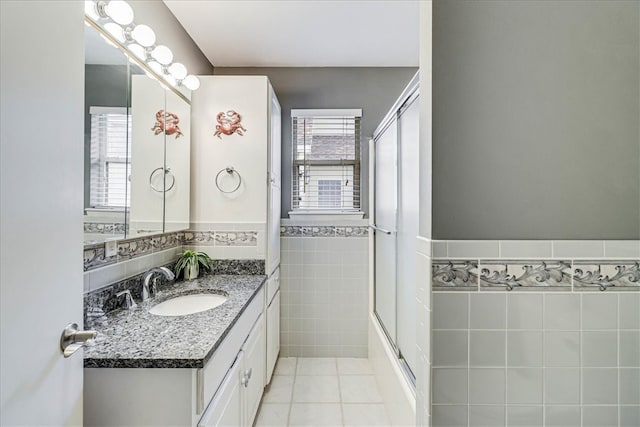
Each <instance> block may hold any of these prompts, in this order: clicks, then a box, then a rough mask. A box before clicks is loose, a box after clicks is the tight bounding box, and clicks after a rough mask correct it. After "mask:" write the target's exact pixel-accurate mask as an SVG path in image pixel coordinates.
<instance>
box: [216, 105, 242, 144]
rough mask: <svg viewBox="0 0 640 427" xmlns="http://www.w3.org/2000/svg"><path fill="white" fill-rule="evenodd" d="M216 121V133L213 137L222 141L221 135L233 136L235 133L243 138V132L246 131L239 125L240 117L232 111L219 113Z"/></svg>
mask: <svg viewBox="0 0 640 427" xmlns="http://www.w3.org/2000/svg"><path fill="white" fill-rule="evenodd" d="M216 120H218V124H217V125H216V131H215V133H214V134H213V135H214V136H217V137H218V138H220V139H222V136H221V135H222V134H225V135H233V134H234V133H237V134H238V135H240V136H244V133H243V132H246V131H247V130H246V129H245V128H244V127H243V126H242V124H241V123H240V121H241V120H242V116H240V114H239V113H237V112H235V111H234V110H228V111H221V112H219V113H218V115H217V116H216Z"/></svg>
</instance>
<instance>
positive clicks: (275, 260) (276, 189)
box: [267, 184, 281, 274]
mask: <svg viewBox="0 0 640 427" xmlns="http://www.w3.org/2000/svg"><path fill="white" fill-rule="evenodd" d="M280 193H281V190H280V186H278V185H275V184H270V185H269V212H268V221H269V223H268V225H267V228H268V230H267V233H268V238H267V245H268V246H267V257H268V258H267V274H271V273H273V271H274V270H275V269H276V268H277V267H278V265H280Z"/></svg>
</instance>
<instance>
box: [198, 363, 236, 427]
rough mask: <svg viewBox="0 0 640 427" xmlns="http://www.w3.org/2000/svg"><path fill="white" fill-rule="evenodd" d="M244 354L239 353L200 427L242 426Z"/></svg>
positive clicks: (199, 424)
mask: <svg viewBox="0 0 640 427" xmlns="http://www.w3.org/2000/svg"><path fill="white" fill-rule="evenodd" d="M243 359H244V353H243V352H242V351H241V352H240V353H238V358H237V359H236V361H235V362H234V364H233V366H232V367H231V369H229V372H228V373H227V376H226V377H225V379H224V380H223V381H222V384H221V385H220V388H219V389H218V391H217V393H216V395H215V396H214V397H213V399H212V400H211V403H210V404H209V407H208V408H207V410H206V411H205V412H204V415H202V418H201V419H200V422H198V427H214V426H219V427H238V426H240V425H242V409H243V406H242V390H241V379H242V374H243V372H242V369H241V367H242V364H243Z"/></svg>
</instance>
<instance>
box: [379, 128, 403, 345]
mask: <svg viewBox="0 0 640 427" xmlns="http://www.w3.org/2000/svg"><path fill="white" fill-rule="evenodd" d="M397 136H398V135H397V121H396V120H393V122H392V123H391V124H390V125H389V126H388V127H387V129H386V130H385V131H384V133H383V134H382V135H381V136H380V137H379V138H378V139H376V141H375V170H374V175H375V176H374V181H375V182H374V188H375V193H374V194H375V196H374V203H375V209H374V221H375V225H376V227H377V228H378V230H379V231H375V240H374V241H375V249H374V251H375V261H374V262H375V312H376V314H377V315H378V317H379V318H380V321H381V323H382V325H383V327H384V329H385V330H386V332H387V335H389V338H390V339H391V341H392V342H394V343H395V341H396V235H395V230H396V223H397V219H396V215H397V210H398V204H397V203H398V157H397V154H398V140H397Z"/></svg>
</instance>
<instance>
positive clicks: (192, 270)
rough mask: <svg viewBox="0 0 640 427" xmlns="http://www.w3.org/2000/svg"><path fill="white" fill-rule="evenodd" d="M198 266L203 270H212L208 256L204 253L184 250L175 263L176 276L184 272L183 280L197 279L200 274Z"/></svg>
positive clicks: (211, 263) (211, 262)
mask: <svg viewBox="0 0 640 427" xmlns="http://www.w3.org/2000/svg"><path fill="white" fill-rule="evenodd" d="M200 265H202V266H203V267H204V268H205V269H207V270H211V269H212V268H213V261H212V260H211V258H209V255H207V254H205V253H204V252H198V251H192V250H188V249H187V250H186V251H184V253H183V254H182V255H181V256H180V258H178V261H176V267H175V268H176V276H179V275H180V272H182V271H183V270H184V278H185V280H193V279H196V278H197V277H198V273H199V272H200Z"/></svg>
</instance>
